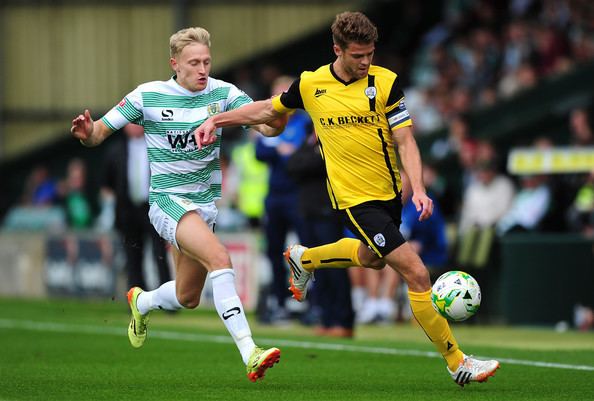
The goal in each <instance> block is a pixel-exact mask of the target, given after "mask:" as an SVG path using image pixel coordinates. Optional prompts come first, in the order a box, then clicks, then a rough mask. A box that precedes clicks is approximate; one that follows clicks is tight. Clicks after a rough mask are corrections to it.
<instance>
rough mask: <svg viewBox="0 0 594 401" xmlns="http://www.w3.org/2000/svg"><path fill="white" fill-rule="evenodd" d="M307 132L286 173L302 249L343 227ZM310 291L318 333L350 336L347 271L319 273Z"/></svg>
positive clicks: (335, 236) (338, 235)
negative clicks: (294, 195)
mask: <svg viewBox="0 0 594 401" xmlns="http://www.w3.org/2000/svg"><path fill="white" fill-rule="evenodd" d="M308 131H309V134H308V136H307V138H306V139H305V141H304V142H303V144H302V145H301V146H300V147H299V149H297V151H296V152H295V153H293V154H292V155H291V157H289V159H288V160H287V173H288V174H289V175H290V176H291V177H292V178H293V179H294V181H295V182H296V183H297V186H298V188H299V211H300V214H301V216H302V218H303V222H304V223H305V224H304V226H303V231H302V235H303V238H301V240H302V242H303V244H304V245H305V246H318V245H323V244H327V243H331V242H334V241H337V240H339V239H340V238H342V235H343V224H342V220H341V219H340V216H339V215H338V214H337V213H336V212H335V211H334V210H333V209H332V205H331V204H330V198H329V197H328V192H327V191H326V168H325V167H324V160H323V159H322V156H321V154H320V148H319V146H318V143H317V138H316V135H315V132H314V131H313V127H312V126H311V125H310V126H309V129H308ZM293 212H294V211H293ZM313 292H314V293H315V295H316V296H315V298H316V300H317V305H316V306H318V307H319V308H320V312H321V319H320V320H321V322H320V323H321V327H320V329H319V330H317V333H318V334H319V335H324V336H332V337H352V336H353V321H354V312H353V306H352V300H351V284H350V279H349V275H348V273H347V271H346V270H345V269H325V270H320V271H318V272H317V273H316V281H315V284H314V288H313Z"/></svg>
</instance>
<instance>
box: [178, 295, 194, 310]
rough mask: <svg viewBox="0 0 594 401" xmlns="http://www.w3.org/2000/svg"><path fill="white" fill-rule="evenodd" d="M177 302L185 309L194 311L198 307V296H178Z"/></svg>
mask: <svg viewBox="0 0 594 401" xmlns="http://www.w3.org/2000/svg"><path fill="white" fill-rule="evenodd" d="M177 300H178V302H179V303H180V304H181V306H183V307H184V308H186V309H195V308H197V307H198V305H200V295H198V296H196V295H195V294H190V293H188V294H178V296H177Z"/></svg>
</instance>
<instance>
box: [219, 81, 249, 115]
mask: <svg viewBox="0 0 594 401" xmlns="http://www.w3.org/2000/svg"><path fill="white" fill-rule="evenodd" d="M252 102H253V100H252V98H251V97H249V96H248V95H247V93H245V92H244V91H242V90H240V89H239V88H237V87H236V86H235V85H230V87H229V95H228V96H227V101H226V105H225V111H229V110H234V109H238V108H240V107H241V106H243V105H246V104H248V103H252Z"/></svg>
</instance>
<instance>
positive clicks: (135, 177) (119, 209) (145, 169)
mask: <svg viewBox="0 0 594 401" xmlns="http://www.w3.org/2000/svg"><path fill="white" fill-rule="evenodd" d="M122 131H123V132H124V134H125V137H124V138H121V139H120V138H118V140H117V141H114V142H113V143H112V144H111V146H110V147H109V148H108V149H107V153H106V157H105V165H104V168H103V177H102V185H101V194H102V197H104V198H107V199H104V202H105V204H106V205H109V204H111V205H113V207H114V209H115V228H116V229H117V230H118V232H119V234H120V237H121V240H122V245H123V248H124V253H125V257H126V273H127V279H128V287H136V286H137V287H141V288H147V280H146V278H145V274H144V273H145V270H146V268H145V263H144V248H145V244H146V243H147V240H149V243H150V246H151V255H152V256H153V260H154V261H155V264H156V267H157V273H158V283H156V284H157V287H158V286H160V285H161V284H164V283H166V282H168V281H170V280H171V273H170V270H169V263H168V261H167V251H166V244H165V241H164V240H163V239H162V238H161V237H160V236H159V234H158V233H157V231H156V230H155V229H154V228H153V226H152V225H151V223H150V220H149V217H148V211H149V186H150V183H149V181H150V171H149V163H148V157H147V147H146V142H145V139H144V128H143V127H142V126H140V125H136V124H127V125H125V126H124V127H123V128H122ZM113 198H115V202H114V201H113V200H111V201H110V199H113ZM108 207H109V206H108Z"/></svg>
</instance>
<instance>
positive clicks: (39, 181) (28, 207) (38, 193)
mask: <svg viewBox="0 0 594 401" xmlns="http://www.w3.org/2000/svg"><path fill="white" fill-rule="evenodd" d="M59 197H60V185H59V183H58V180H56V179H55V178H53V177H52V176H51V175H50V173H49V170H48V169H47V167H46V166H44V165H38V166H36V167H34V168H33V170H32V171H31V173H30V174H29V176H28V177H27V179H26V180H25V187H24V189H23V194H22V195H21V198H20V201H19V203H18V204H16V205H14V206H12V207H10V208H9V210H8V212H7V213H6V216H5V217H4V222H3V225H2V226H3V228H5V229H8V230H41V231H52V232H59V231H62V230H64V229H65V228H66V225H67V222H66V215H65V213H64V209H63V208H62V207H60V206H59V205H58V200H59Z"/></svg>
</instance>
